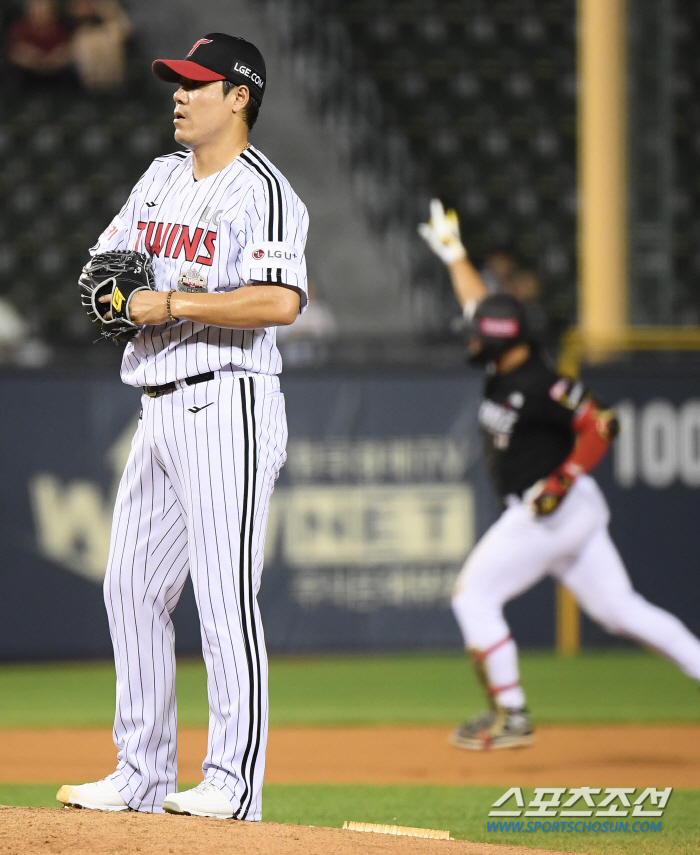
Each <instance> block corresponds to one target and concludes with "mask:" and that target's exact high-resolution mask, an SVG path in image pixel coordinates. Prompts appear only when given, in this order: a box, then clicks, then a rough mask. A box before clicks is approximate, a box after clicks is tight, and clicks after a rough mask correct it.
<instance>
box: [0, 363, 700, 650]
mask: <svg viewBox="0 0 700 855" xmlns="http://www.w3.org/2000/svg"><path fill="white" fill-rule="evenodd" d="M589 379H590V381H591V382H592V385H593V386H594V388H596V389H597V390H598V391H599V392H600V394H601V395H602V396H603V397H605V398H606V400H607V401H608V402H609V403H616V404H618V407H619V411H620V416H621V421H622V425H623V432H622V435H621V437H620V439H619V440H618V441H617V443H616V445H615V449H614V453H613V454H611V455H609V456H608V458H607V459H606V460H605V461H604V462H603V464H602V465H601V467H600V468H599V470H598V472H597V477H598V480H599V482H600V484H601V486H602V487H603V489H604V491H605V493H606V495H607V497H608V500H609V502H610V505H611V508H612V511H613V518H612V525H611V528H612V531H613V536H614V537H615V539H616V542H617V544H618V547H619V549H620V552H621V553H622V555H623V557H624V559H625V561H626V562H627V565H628V567H629V570H630V574H631V576H632V578H633V580H634V583H635V585H636V586H637V587H638V588H639V589H640V591H641V592H642V593H644V594H645V595H646V596H648V597H649V598H650V599H652V600H653V601H655V602H658V603H659V604H660V605H663V606H665V607H666V608H669V609H671V610H672V611H674V612H675V613H676V614H678V615H679V616H680V617H681V618H682V619H683V620H684V621H685V622H686V623H688V624H689V625H690V626H691V628H693V629H694V631H696V632H700V615H699V613H698V609H697V607H696V603H697V601H698V595H699V594H700V581H698V573H697V557H696V552H697V550H696V541H697V538H696V535H695V531H696V529H695V526H694V525H693V518H694V517H695V516H697V512H698V511H700V499H699V494H698V486H699V485H700V398H696V397H694V395H695V385H696V384H695V381H694V379H693V378H692V376H690V375H687V376H684V375H681V374H674V375H669V374H664V375H658V376H650V375H639V376H637V375H629V374H623V373H621V372H620V371H619V370H618V371H617V373H616V372H615V371H612V370H611V369H607V370H606V371H604V372H603V371H598V372H595V374H593V373H591V375H590V377H589ZM481 383H482V377H481V375H480V374H478V373H476V372H471V371H468V370H466V369H465V370H464V371H461V372H438V371H424V372H411V373H406V372H388V371H385V372H383V373H381V374H368V373H347V372H344V373H339V372H337V373H331V372H327V373H325V374H323V375H314V376H301V375H291V376H289V377H286V378H284V379H283V391H284V392H285V396H286V404H287V415H288V421H289V445H288V460H287V463H286V465H285V467H284V469H283V470H282V474H281V476H280V479H279V481H278V484H277V486H276V489H275V492H274V495H273V500H272V504H271V509H270V519H269V525H268V536H267V541H266V545H265V572H264V574H263V584H262V588H261V592H260V603H261V608H262V612H263V618H264V623H265V632H266V639H267V643H268V647H269V648H270V650H272V651H278V652H287V651H289V652H293V651H330V650H354V649H362V650H371V649H376V650H380V649H383V650H386V649H416V648H430V647H433V648H436V647H439V648H448V647H452V648H458V647H459V646H460V645H461V639H460V635H459V632H458V630H457V626H456V624H455V621H454V618H453V617H452V614H451V610H450V594H451V591H452V587H453V584H454V580H455V578H456V575H457V573H458V572H459V570H460V568H461V566H462V564H463V562H464V560H465V558H466V556H467V555H468V553H469V551H470V549H471V548H472V546H473V544H474V543H475V541H476V539H477V538H478V537H479V536H480V535H481V534H482V533H483V532H484V531H485V530H486V528H487V527H488V525H489V524H490V523H491V522H492V521H493V520H494V519H496V517H497V515H498V513H499V511H500V509H499V505H498V503H497V502H496V500H495V498H494V496H493V494H492V492H491V489H490V487H489V485H488V482H487V478H486V474H485V471H484V468H483V464H482V461H481V448H480V437H479V433H478V429H477V421H476V413H477V409H478V404H479V395H480V389H481ZM0 389H1V390H2V395H3V402H4V406H3V408H2V410H0V429H1V430H2V437H3V443H2V447H1V449H2V450H1V451H0V477H1V478H2V484H3V489H2V492H1V493H0V502H1V503H2V514H0V538H1V541H0V542H1V543H2V551H1V553H0V590H1V592H2V594H1V596H0V659H4V660H12V659H39V658H54V659H60V658H64V659H65V658H91V657H105V656H110V655H111V644H110V640H109V633H108V629H107V620H106V615H105V611H104V605H103V603H102V589H101V583H102V579H103V577H104V572H105V564H106V559H107V553H108V548H109V533H110V527H111V516H112V506H113V502H114V496H115V491H116V486H117V484H118V481H119V477H120V475H121V471H122V469H123V466H124V463H125V460H126V457H127V455H128V453H129V447H130V442H131V438H132V436H133V433H134V429H135V426H136V422H137V420H138V415H139V410H140V397H139V394H138V391H136V390H134V389H130V388H128V387H125V386H123V385H122V384H121V383H120V382H119V381H118V380H117V379H116V378H110V379H95V378H86V377H80V376H64V375H34V374H27V375H23V376H6V377H3V378H0ZM507 617H508V619H509V621H510V622H511V625H512V628H513V633H514V636H515V637H516V639H517V640H518V642H519V643H520V644H521V645H524V646H540V647H543V646H551V645H552V644H553V641H554V623H555V621H554V596H553V588H552V585H551V583H549V582H545V583H543V584H541V585H539V586H538V587H537V588H535V589H534V590H533V591H531V592H529V593H528V594H526V595H524V596H523V597H521V598H519V599H518V600H516V601H515V602H514V603H512V604H510V605H509V606H508V607H507ZM174 621H175V626H176V636H177V647H178V650H179V652H181V653H197V652H198V651H199V649H200V637H199V626H198V621H197V614H196V607H195V604H194V599H193V596H192V592H191V589H190V588H189V586H188V588H187V589H186V591H185V593H184V594H183V597H182V599H181V601H180V604H179V605H178V607H177V609H176V612H175V615H174ZM584 641H585V642H587V643H609V638H608V637H607V636H604V634H603V633H602V632H601V631H600V630H598V629H597V628H595V627H594V626H593V625H592V624H589V623H585V624H584Z"/></svg>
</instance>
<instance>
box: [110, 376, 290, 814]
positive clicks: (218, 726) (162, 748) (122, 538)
mask: <svg viewBox="0 0 700 855" xmlns="http://www.w3.org/2000/svg"><path fill="white" fill-rule="evenodd" d="M193 407H195V408H196V407H200V408H202V409H200V410H199V411H197V412H194V413H193V412H191V408H193ZM286 442H287V425H286V416H285V407H284V396H283V395H282V394H281V392H280V391H279V380H278V378H277V377H270V376H265V375H259V374H258V375H248V376H243V375H235V376H234V375H225V376H223V377H220V378H216V379H214V380H210V381H208V382H205V383H199V384H197V385H195V386H184V387H183V388H182V389H176V390H175V391H174V392H171V393H169V394H165V395H162V396H160V397H158V398H147V397H144V398H143V414H142V418H141V420H140V422H139V427H138V430H137V431H136V435H135V436H134V440H133V443H132V446H131V454H130V455H129V460H128V462H127V465H126V469H125V471H124V475H123V476H122V480H121V484H120V486H119V492H118V495H117V501H116V506H115V510H114V521H113V524H112V539H111V545H110V554H109V562H108V565H107V575H106V577H105V584H104V594H105V603H106V606H107V614H108V616H109V626H110V632H111V636H112V644H113V645H114V659H115V665H116V671H117V707H116V715H115V722H114V742H115V744H116V746H117V750H118V765H117V771H116V772H115V773H114V774H113V775H112V776H111V780H112V781H113V782H114V784H115V785H116V787H117V789H118V790H119V792H120V793H121V794H122V797H123V798H124V800H125V801H126V802H127V803H128V804H129V805H130V807H132V808H135V809H136V810H142V811H151V812H157V813H162V810H163V809H162V803H163V799H164V798H165V796H166V794H168V793H171V792H175V791H176V790H177V717H176V701H175V653H174V641H175V635H174V629H173V624H172V621H171V619H170V613H171V612H172V611H173V609H174V608H175V606H176V605H177V602H178V599H179V598H180V594H181V592H182V588H183V585H184V583H185V580H186V578H187V574H188V573H190V574H191V575H192V582H193V587H194V593H195V598H196V600H197V607H198V609H199V617H200V623H201V631H202V649H203V652H204V660H205V663H206V667H207V678H208V695H209V743H208V750H207V756H206V758H205V760H204V764H203V766H202V769H203V772H204V777H205V779H206V780H208V781H211V782H212V783H214V784H215V785H216V786H217V787H218V788H219V789H220V790H221V791H222V792H223V793H224V795H225V796H226V797H227V798H228V799H229V800H230V801H231V802H232V804H233V806H234V811H235V816H236V817H237V818H239V819H248V820H260V818H261V815H262V783H263V774H264V770H265V749H266V744H267V723H268V722H267V719H268V701H267V655H266V651H265V639H264V636H263V628H262V623H261V619H260V612H259V609H258V603H257V593H258V590H259V588H260V579H261V575H262V567H263V549H264V540H265V528H266V525H267V515H268V509H269V503H270V496H271V494H272V488H273V485H274V482H275V480H276V478H277V475H278V473H279V470H280V468H281V466H282V464H283V463H284V460H285V456H286V454H285V446H286Z"/></svg>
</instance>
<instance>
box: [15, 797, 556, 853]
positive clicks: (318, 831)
mask: <svg viewBox="0 0 700 855" xmlns="http://www.w3.org/2000/svg"><path fill="white" fill-rule="evenodd" d="M0 852H2V853H7V855H25V853H29V852H31V853H32V855H34V853H38V855H41V853H46V855H64V853H65V855H136V853H139V855H212V853H216V855H234V853H236V855H240V853H242V852H245V853H246V855H328V853H329V852H332V853H333V855H363V853H372V854H373V855H375V853H376V855H383V853H386V855H394V853H396V855H403V854H404V853H406V855H409V853H415V855H419V853H420V855H438V853H444V855H516V853H517V855H525V853H527V855H538V853H540V855H542V853H543V850H540V849H527V850H525V849H521V848H519V847H514V846H492V845H490V844H487V843H468V842H467V841H465V840H449V841H448V840H424V839H420V838H410V837H392V836H390V835H387V834H366V833H360V832H356V831H341V830H340V829H336V828H309V827H307V826H302V825H278V824H277V823H275V822H264V823H255V822H236V821H234V820H221V819H203V818H201V817H190V816H164V815H162V814H145V813H133V812H129V813H101V812H99V811H92V810H65V809H58V810H57V809H55V808H17V807H0Z"/></svg>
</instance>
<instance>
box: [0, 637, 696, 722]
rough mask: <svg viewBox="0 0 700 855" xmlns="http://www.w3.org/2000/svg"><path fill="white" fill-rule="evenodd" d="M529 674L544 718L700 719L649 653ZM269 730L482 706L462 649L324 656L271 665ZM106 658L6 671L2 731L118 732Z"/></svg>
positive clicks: (190, 672)
mask: <svg viewBox="0 0 700 855" xmlns="http://www.w3.org/2000/svg"><path fill="white" fill-rule="evenodd" d="M522 677H523V683H524V686H525V688H526V691H527V693H528V703H529V705H530V708H531V709H532V711H533V714H534V715H535V717H536V719H537V721H538V722H540V723H543V722H572V723H573V722H588V723H596V722H627V721H638V722H644V721H647V722H653V721H659V722H660V721H667V722H674V721H700V695H699V694H698V689H697V685H696V684H695V683H694V682H693V681H691V680H689V679H688V678H687V677H684V676H683V675H682V674H680V673H679V672H678V670H677V669H675V668H674V667H673V666H672V665H670V664H669V663H667V662H665V661H664V660H662V659H660V658H658V657H656V656H653V655H652V654H650V653H646V652H644V651H605V652H585V653H582V654H581V655H580V656H577V657H576V658H574V659H558V658H557V657H556V656H554V655H553V654H551V653H544V652H543V653H527V652H526V653H524V654H523V656H522ZM177 695H178V715H179V720H180V723H181V724H184V725H206V723H207V701H206V675H205V672H204V666H203V664H201V663H200V662H195V661H185V662H182V663H181V664H180V665H179V667H178V689H177ZM270 706H271V718H270V720H271V724H272V725H273V726H274V725H284V724H309V725H332V724H344V723H347V724H378V723H383V722H385V723H392V722H395V723H405V724H409V723H426V724H427V723H435V724H446V723H452V722H455V721H458V720H460V719H462V718H464V717H465V716H467V715H470V714H472V713H474V712H477V711H478V710H479V709H481V708H482V706H483V698H482V693H481V691H480V689H479V687H478V685H477V683H476V680H475V678H474V676H473V673H472V670H471V668H470V667H469V665H468V663H467V660H466V657H464V656H462V655H459V654H403V655H387V656H359V655H358V656H328V657H316V658H292V659H278V660H273V661H272V662H271V665H270ZM113 714H114V669H113V667H112V665H111V664H109V663H90V664H50V665H3V666H0V727H22V726H24V727H26V726H30V727H60V726H73V727H80V726H85V725H111V723H112V716H113Z"/></svg>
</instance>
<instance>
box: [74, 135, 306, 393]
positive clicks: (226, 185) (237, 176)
mask: <svg viewBox="0 0 700 855" xmlns="http://www.w3.org/2000/svg"><path fill="white" fill-rule="evenodd" d="M308 223H309V218H308V214H307V211H306V207H305V206H304V203H303V202H302V201H301V200H300V199H299V197H298V196H297V195H296V193H295V192H294V191H293V190H292V188H291V186H290V184H289V182H288V181H287V179H286V178H285V177H284V176H283V175H282V174H281V173H280V171H279V170H278V169H276V168H275V167H274V166H273V165H272V164H271V163H270V161H269V160H268V159H267V158H266V157H265V156H264V155H263V154H261V153H260V152H259V151H257V150H256V149H255V148H253V147H252V146H251V147H250V148H249V149H247V150H246V151H244V152H243V153H242V154H240V155H239V156H238V157H237V158H236V159H235V160H234V161H233V162H232V163H230V164H229V165H228V166H226V167H225V168H224V169H222V170H221V171H220V172H217V173H215V174H214V175H210V176H208V177H207V178H204V179H202V180H200V181H196V180H195V179H194V176H193V174H192V155H191V153H188V152H175V153H174V154H169V155H165V156H164V157H158V158H156V160H154V161H153V163H152V164H151V166H150V167H149V168H148V170H147V171H146V172H145V173H144V175H143V176H142V178H141V179H140V181H139V182H138V184H137V185H136V186H135V187H134V189H133V190H132V192H131V195H130V196H129V199H128V200H127V202H126V204H125V205H124V207H123V208H122V210H121V212H120V213H119V214H118V215H117V216H116V217H115V218H114V220H112V222H111V224H110V225H109V226H108V227H107V229H106V230H105V231H104V232H103V233H102V235H101V236H100V238H99V240H98V242H97V244H96V245H95V246H94V247H93V248H92V249H91V250H90V252H91V254H92V255H95V254H96V253H100V252H106V251H107V250H116V249H132V250H138V251H140V252H145V253H147V254H148V255H149V256H150V257H151V261H152V263H153V269H154V273H155V283H156V289H157V290H158V291H170V290H171V289H175V290H186V291H209V292H225V291H233V290H235V289H236V288H240V287H241V286H243V285H247V284H250V283H251V282H263V283H268V282H269V283H271V284H275V283H280V284H283V285H288V286H292V287H293V288H295V289H297V290H298V291H299V293H300V296H301V311H303V310H304V309H305V308H306V302H307V281H306V261H305V258H304V247H305V245H306V234H307V230H308ZM275 339H276V329H275V327H267V328H262V329H255V330H237V329H229V328H222V327H216V326H211V325H207V324H202V323H194V322H192V321H186V320H183V321H178V322H176V323H173V322H168V323H165V324H160V325H158V326H146V327H144V328H143V329H142V330H141V332H140V333H139V334H138V335H137V336H136V338H135V339H134V340H133V341H132V342H129V344H127V346H126V349H125V351H124V358H123V360H122V369H121V377H122V380H123V381H124V383H127V384H129V385H131V386H144V385H149V386H160V385H163V384H164V383H170V382H171V381H173V380H184V379H185V378H186V377H193V376H195V375H197V374H203V373H205V372H208V371H215V370H218V369H221V368H228V367H229V366H231V367H232V368H233V369H234V370H241V371H251V372H255V373H257V374H279V372H280V371H281V370H282V359H281V357H280V354H279V351H278V349H277V346H276V343H275Z"/></svg>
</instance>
